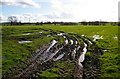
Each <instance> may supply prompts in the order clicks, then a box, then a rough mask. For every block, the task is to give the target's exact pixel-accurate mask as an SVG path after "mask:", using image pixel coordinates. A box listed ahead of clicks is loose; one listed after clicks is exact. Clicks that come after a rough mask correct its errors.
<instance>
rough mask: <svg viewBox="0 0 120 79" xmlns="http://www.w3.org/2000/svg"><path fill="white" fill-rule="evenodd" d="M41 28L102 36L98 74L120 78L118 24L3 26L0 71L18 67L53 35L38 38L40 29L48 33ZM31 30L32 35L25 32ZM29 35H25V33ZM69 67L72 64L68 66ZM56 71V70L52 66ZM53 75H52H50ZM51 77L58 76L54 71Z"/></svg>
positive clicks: (103, 76) (45, 73)
mask: <svg viewBox="0 0 120 79" xmlns="http://www.w3.org/2000/svg"><path fill="white" fill-rule="evenodd" d="M43 29H45V30H47V29H52V30H54V31H65V32H67V33H75V34H78V35H85V36H87V37H88V38H90V39H92V40H93V35H100V36H103V39H99V40H97V41H96V43H97V45H98V46H99V47H100V48H102V49H103V50H104V53H103V55H102V56H101V58H100V60H101V61H102V65H101V77H102V78H106V77H113V78H119V77H120V74H119V73H120V67H119V65H120V64H119V61H120V56H119V51H118V26H79V25H75V26H72V25H71V26H60V25H43V26H31V25H30V26H29V25H28V26H3V27H2V65H3V67H2V73H3V74H7V73H10V72H11V69H12V68H13V67H16V66H18V67H20V66H21V62H24V61H25V60H26V57H32V56H31V53H33V52H34V51H35V50H36V49H37V48H39V47H40V46H41V45H42V44H47V43H49V41H51V40H52V39H53V38H54V37H51V38H47V37H41V36H40V32H44V33H45V34H47V33H48V32H46V31H44V30H43ZM28 33H31V34H28ZM25 34H28V35H25ZM21 40H30V41H32V42H31V43H26V44H19V43H18V41H21ZM70 67H71V66H70ZM51 70H53V71H54V70H55V71H56V72H57V70H59V69H57V68H56V69H55V68H53V69H51ZM47 71H48V70H46V71H45V72H43V74H41V75H43V76H48V75H50V73H48V72H47ZM51 76H52V75H51ZM53 76H57V75H56V74H53Z"/></svg>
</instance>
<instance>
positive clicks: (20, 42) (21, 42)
mask: <svg viewBox="0 0 120 79" xmlns="http://www.w3.org/2000/svg"><path fill="white" fill-rule="evenodd" d="M31 42H32V41H18V43H19V44H23V43H31Z"/></svg>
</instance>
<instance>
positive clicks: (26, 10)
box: [0, 0, 119, 21]
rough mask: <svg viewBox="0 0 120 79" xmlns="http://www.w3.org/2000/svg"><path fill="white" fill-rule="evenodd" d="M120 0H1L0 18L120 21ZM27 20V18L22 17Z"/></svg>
mask: <svg viewBox="0 0 120 79" xmlns="http://www.w3.org/2000/svg"><path fill="white" fill-rule="evenodd" d="M118 2H119V0H0V11H1V13H0V19H1V20H5V19H7V17H9V16H13V15H14V16H18V17H21V16H22V17H23V16H24V17H27V16H29V17H30V18H31V21H37V20H39V21H99V20H103V21H118ZM22 19H24V20H26V21H27V19H25V18H22Z"/></svg>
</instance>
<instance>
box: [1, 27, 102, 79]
mask: <svg viewBox="0 0 120 79" xmlns="http://www.w3.org/2000/svg"><path fill="white" fill-rule="evenodd" d="M44 31H46V32H48V33H46V34H44V33H41V36H42V37H45V36H47V37H48V38H49V37H51V36H52V37H55V39H53V40H51V42H50V43H49V44H46V45H42V46H41V47H40V48H38V49H37V50H36V51H35V54H34V55H32V56H33V57H32V58H28V60H29V61H28V64H27V65H26V67H25V68H23V69H21V70H19V68H18V69H16V70H14V73H12V74H9V75H6V76H5V77H3V79H26V78H28V79H31V78H36V77H37V74H36V73H37V72H38V70H39V72H40V71H42V70H45V69H48V68H50V67H51V66H52V64H54V62H56V61H58V60H64V61H66V60H67V59H70V60H74V62H75V65H76V67H75V70H74V73H73V76H74V78H75V79H76V78H78V79H89V78H93V79H95V78H99V74H100V64H101V63H100V60H99V57H100V55H101V54H102V50H101V49H100V48H99V47H98V46H97V45H96V43H95V42H94V41H92V40H91V39H89V38H87V37H86V36H83V35H82V36H81V35H77V34H73V33H66V32H63V31H58V32H55V31H53V30H51V29H50V30H44ZM87 52H91V53H90V56H86V53H87Z"/></svg>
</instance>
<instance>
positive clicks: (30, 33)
mask: <svg viewBox="0 0 120 79" xmlns="http://www.w3.org/2000/svg"><path fill="white" fill-rule="evenodd" d="M30 34H31V33H25V34H22V35H30Z"/></svg>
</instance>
